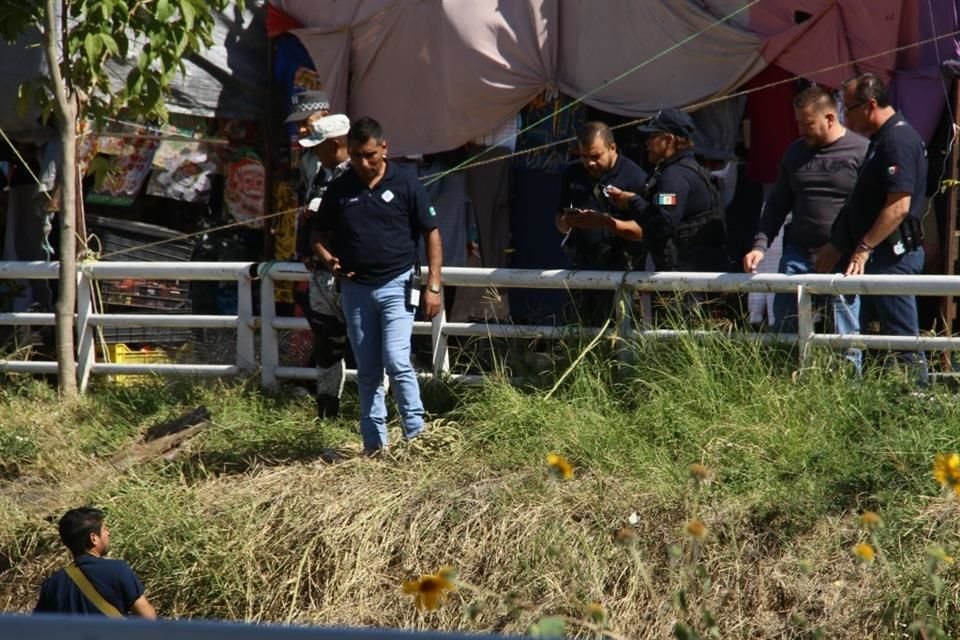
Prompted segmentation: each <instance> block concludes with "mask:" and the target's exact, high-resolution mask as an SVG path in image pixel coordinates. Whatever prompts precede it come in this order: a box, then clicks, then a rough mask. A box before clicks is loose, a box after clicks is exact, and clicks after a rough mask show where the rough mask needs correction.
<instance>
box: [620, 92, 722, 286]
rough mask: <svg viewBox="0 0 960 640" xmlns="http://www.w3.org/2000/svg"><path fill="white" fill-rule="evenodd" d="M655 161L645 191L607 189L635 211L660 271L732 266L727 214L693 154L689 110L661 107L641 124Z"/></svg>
mask: <svg viewBox="0 0 960 640" xmlns="http://www.w3.org/2000/svg"><path fill="white" fill-rule="evenodd" d="M640 131H641V132H643V133H645V134H647V139H646V148H647V158H648V160H649V161H650V163H651V164H653V165H655V167H656V168H655V169H654V172H653V174H652V175H651V176H650V178H649V179H648V180H647V182H646V184H645V185H644V188H643V190H642V191H641V192H640V193H629V192H625V191H621V190H619V189H611V190H608V193H609V197H610V198H611V200H612V201H613V202H614V203H615V204H618V205H620V206H624V205H625V206H627V207H629V209H630V210H631V211H632V212H633V219H634V222H635V223H636V227H637V229H631V235H635V234H636V232H637V230H639V233H640V235H641V237H642V238H643V241H644V244H646V246H647V249H648V250H649V251H650V255H651V257H652V258H653V263H654V266H655V267H656V268H657V270H658V271H727V270H728V269H729V258H728V257H727V250H726V240H727V232H726V219H725V215H724V210H723V202H722V201H721V198H720V194H719V193H718V192H717V189H716V187H715V186H714V185H713V182H712V181H711V179H710V175H709V174H708V173H707V171H706V170H705V169H704V168H703V167H702V166H701V165H700V164H699V163H698V162H697V160H696V157H695V156H694V150H693V141H692V136H693V134H694V131H695V127H694V124H693V120H692V119H691V118H690V116H689V115H687V114H686V113H684V112H682V111H678V110H676V109H664V110H663V111H660V112H659V113H658V114H657V115H656V116H655V117H654V118H653V119H651V120H650V121H649V122H648V123H647V124H645V125H642V126H641V127H640Z"/></svg>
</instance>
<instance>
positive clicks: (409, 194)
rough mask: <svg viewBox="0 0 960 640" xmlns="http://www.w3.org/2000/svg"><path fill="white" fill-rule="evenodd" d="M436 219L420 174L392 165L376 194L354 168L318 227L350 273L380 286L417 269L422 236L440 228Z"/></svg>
mask: <svg viewBox="0 0 960 640" xmlns="http://www.w3.org/2000/svg"><path fill="white" fill-rule="evenodd" d="M436 215H437V212H436V210H435V209H434V208H433V207H431V206H430V203H429V202H428V200H427V194H426V192H425V191H424V189H423V186H422V185H421V184H420V180H419V179H418V178H417V174H416V173H415V172H414V171H413V170H412V169H411V168H409V167H401V166H399V165H397V164H396V163H394V162H389V161H388V162H387V169H386V173H384V176H383V178H381V180H380V182H378V183H377V184H376V186H374V188H373V189H369V188H368V187H367V185H365V184H364V183H363V182H361V180H360V178H359V177H358V176H357V173H356V171H354V169H353V168H352V167H351V168H350V169H348V170H347V171H346V172H345V173H344V174H343V175H342V176H340V177H339V178H337V179H336V180H334V181H333V182H332V183H330V186H329V187H328V188H327V191H326V193H325V194H324V196H323V200H322V201H321V203H320V210H319V211H318V212H317V215H316V216H314V222H313V228H314V230H315V231H318V232H331V233H332V234H333V240H332V244H333V246H332V247H331V250H332V251H331V253H333V255H335V256H336V257H337V258H339V260H340V266H341V268H342V269H343V271H344V273H349V272H351V271H352V272H354V273H355V274H356V275H355V276H354V278H353V279H354V280H355V281H356V282H359V283H362V284H374V285H377V284H383V283H385V282H389V281H390V280H393V279H394V278H396V277H397V276H399V275H400V274H402V273H404V272H405V271H409V270H410V269H411V268H412V267H413V264H414V259H415V257H416V251H417V243H418V242H419V239H420V236H422V235H423V234H424V233H425V232H427V231H429V230H431V229H435V228H436V227H437V220H436Z"/></svg>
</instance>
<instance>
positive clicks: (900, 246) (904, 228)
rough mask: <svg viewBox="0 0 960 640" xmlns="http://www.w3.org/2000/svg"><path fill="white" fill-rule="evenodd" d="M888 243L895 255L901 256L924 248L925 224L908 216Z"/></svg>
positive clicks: (892, 234) (889, 238) (891, 235)
mask: <svg viewBox="0 0 960 640" xmlns="http://www.w3.org/2000/svg"><path fill="white" fill-rule="evenodd" d="M886 242H887V243H888V244H889V245H890V248H891V249H892V250H893V253H894V255H898V256H901V255H903V254H905V253H909V252H911V251H915V250H917V249H919V248H920V247H922V246H923V224H922V223H921V222H920V220H919V219H918V218H915V217H913V216H907V218H906V220H904V221H903V222H901V223H900V226H899V227H897V229H896V230H895V231H894V232H893V233H891V234H890V235H889V236H888V237H887V239H886Z"/></svg>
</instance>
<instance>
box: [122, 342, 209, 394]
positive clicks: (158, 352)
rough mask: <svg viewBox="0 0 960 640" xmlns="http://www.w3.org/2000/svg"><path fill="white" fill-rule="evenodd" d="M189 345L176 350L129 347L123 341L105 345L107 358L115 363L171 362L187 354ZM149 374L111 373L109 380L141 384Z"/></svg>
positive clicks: (124, 383) (147, 378)
mask: <svg viewBox="0 0 960 640" xmlns="http://www.w3.org/2000/svg"><path fill="white" fill-rule="evenodd" d="M189 352H190V345H188V344H186V345H183V346H182V347H180V348H179V349H176V350H169V349H162V348H159V347H148V348H144V349H131V348H130V347H128V346H127V345H125V344H123V343H119V344H110V345H107V359H108V361H109V362H112V363H115V364H173V363H174V362H176V361H177V358H178V357H179V358H182V357H184V355H189ZM150 378H151V377H150V376H142V375H126V374H125V375H113V376H110V380H111V382H116V383H117V384H122V385H134V384H143V383H144V382H146V381H148V380H150Z"/></svg>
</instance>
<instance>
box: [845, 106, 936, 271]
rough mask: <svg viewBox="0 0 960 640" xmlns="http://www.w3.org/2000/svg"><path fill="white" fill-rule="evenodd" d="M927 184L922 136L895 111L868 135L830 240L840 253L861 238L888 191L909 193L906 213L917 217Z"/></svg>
mask: <svg viewBox="0 0 960 640" xmlns="http://www.w3.org/2000/svg"><path fill="white" fill-rule="evenodd" d="M926 186H927V152H926V148H925V147H924V144H923V139H922V138H921V137H920V135H919V134H918V133H917V132H916V131H915V130H914V128H913V127H911V126H910V124H909V123H907V121H906V120H904V119H903V116H902V115H900V114H899V113H895V114H894V115H893V116H891V117H890V118H889V119H888V120H887V121H886V122H885V123H884V124H883V126H882V127H880V129H879V130H878V131H877V132H876V133H875V134H873V135H872V136H871V137H870V146H869V147H867V156H866V158H865V159H864V161H863V168H862V169H861V170H860V175H859V177H858V178H857V183H856V184H855V185H854V187H853V193H851V194H850V198H849V199H847V202H846V204H844V205H843V209H842V210H841V211H840V214H839V215H838V216H837V220H836V222H834V224H833V229H832V232H831V235H830V242H831V244H833V245H834V246H835V247H836V248H837V249H840V250H841V251H843V252H844V253H849V252H851V251H853V249H854V247H856V246H857V243H858V242H860V241H861V240H862V239H863V236H864V235H866V233H867V232H868V231H870V228H871V227H872V226H873V223H874V222H876V220H877V216H879V215H880V211H882V210H883V208H884V207H885V206H886V204H887V196H888V195H889V194H891V193H908V194H910V212H909V215H910V216H911V217H914V218H916V219H918V220H919V219H920V218H921V217H922V214H923V206H924V200H925V196H926Z"/></svg>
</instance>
